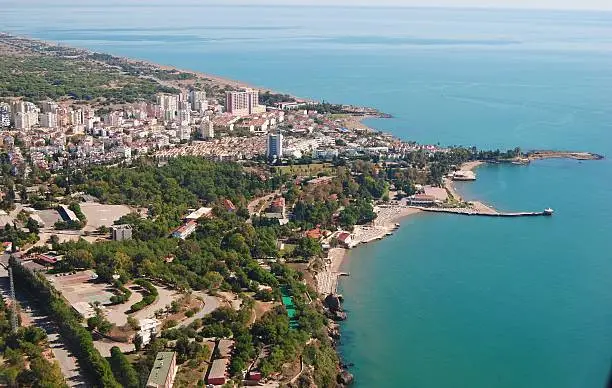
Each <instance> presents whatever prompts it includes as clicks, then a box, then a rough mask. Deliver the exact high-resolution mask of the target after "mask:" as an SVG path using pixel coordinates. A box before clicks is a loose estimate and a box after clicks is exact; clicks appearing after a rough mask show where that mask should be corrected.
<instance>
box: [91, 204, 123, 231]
mask: <svg viewBox="0 0 612 388" xmlns="http://www.w3.org/2000/svg"><path fill="white" fill-rule="evenodd" d="M80 205H81V211H82V212H83V214H85V217H87V225H86V226H85V228H84V229H83V230H84V231H89V232H92V231H94V230H96V229H98V228H99V227H100V226H107V227H109V226H112V225H113V223H114V222H115V221H117V220H118V219H119V218H121V217H123V216H124V215H126V214H129V213H131V212H132V210H131V209H130V207H129V206H126V205H104V204H101V203H96V202H83V203H81V204H80Z"/></svg>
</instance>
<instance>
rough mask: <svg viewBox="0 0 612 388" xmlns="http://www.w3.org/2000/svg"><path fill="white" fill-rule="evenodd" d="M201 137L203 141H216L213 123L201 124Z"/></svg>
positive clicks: (204, 122)
mask: <svg viewBox="0 0 612 388" xmlns="http://www.w3.org/2000/svg"><path fill="white" fill-rule="evenodd" d="M200 137H202V138H203V139H214V137H215V126H214V124H213V122H212V121H210V120H208V121H202V124H200Z"/></svg>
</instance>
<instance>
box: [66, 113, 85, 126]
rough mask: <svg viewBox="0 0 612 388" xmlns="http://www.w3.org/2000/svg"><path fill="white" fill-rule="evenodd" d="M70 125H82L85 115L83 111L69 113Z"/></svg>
mask: <svg viewBox="0 0 612 388" xmlns="http://www.w3.org/2000/svg"><path fill="white" fill-rule="evenodd" d="M69 119H70V124H72V125H83V123H84V122H85V115H84V114H83V109H75V110H73V111H70V113H69Z"/></svg>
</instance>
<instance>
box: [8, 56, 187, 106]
mask: <svg viewBox="0 0 612 388" xmlns="http://www.w3.org/2000/svg"><path fill="white" fill-rule="evenodd" d="M160 92H168V93H169V92H177V90H176V89H173V88H169V87H167V86H163V85H161V84H159V83H157V82H156V81H154V80H151V79H146V78H142V77H138V76H134V75H129V74H125V73H123V72H122V71H120V70H118V69H116V68H112V67H107V66H102V65H101V64H99V63H97V62H93V61H87V60H84V59H74V58H73V59H67V58H58V57H49V56H40V55H31V56H23V57H11V56H1V57H0V97H23V98H24V99H26V100H29V101H41V100H45V99H53V100H61V99H64V98H70V99H73V100H78V101H84V102H99V103H104V104H122V103H130V102H135V101H138V100H148V101H153V100H154V98H155V94H156V93H160Z"/></svg>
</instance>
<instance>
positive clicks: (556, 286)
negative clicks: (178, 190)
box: [0, 0, 612, 388]
mask: <svg viewBox="0 0 612 388" xmlns="http://www.w3.org/2000/svg"><path fill="white" fill-rule="evenodd" d="M32 4H33V2H25V3H24V2H8V4H7V5H5V6H4V8H3V15H4V16H3V19H2V21H0V29H2V30H5V31H11V32H15V33H22V34H27V35H31V36H34V37H38V38H44V39H49V40H59V41H62V42H64V43H66V44H70V45H76V46H82V47H87V48H91V49H95V50H99V51H106V52H110V53H115V54H120V55H126V56H131V57H138V58H143V59H149V60H152V61H156V62H160V63H165V64H172V65H176V66H179V67H183V68H191V69H195V70H201V71H205V72H210V73H214V74H219V75H222V76H226V77H229V78H234V79H240V80H244V81H247V82H249V83H252V84H256V85H265V86H267V87H271V88H274V89H277V90H281V91H287V92H290V93H293V94H296V95H301V96H305V97H313V98H324V99H326V100H329V101H334V102H348V103H356V104H367V105H373V106H376V107H378V108H380V109H381V110H383V111H386V112H389V113H392V114H393V115H394V116H395V118H394V119H391V120H373V121H372V122H370V124H372V125H374V126H376V127H377V128H380V129H384V130H386V131H390V132H392V133H394V134H396V135H397V136H401V137H403V138H405V139H410V140H417V141H419V142H425V143H438V142H440V143H442V144H464V145H473V144H474V145H477V146H480V147H492V148H495V147H514V146H516V145H519V146H522V147H524V148H556V149H572V150H588V151H594V152H599V153H603V154H606V155H612V132H611V131H612V98H611V94H610V91H611V90H612V14H611V13H597V12H572V13H568V12H550V11H529V12H526V11H485V10H446V9H414V8H350V9H349V8H339V7H335V8H319V9H317V8H309V7H288V6H287V7H263V6H242V7H228V6H221V5H216V6H206V5H193V3H192V4H191V5H185V4H183V3H181V2H180V1H178V2H175V3H173V4H171V5H159V4H158V5H137V6H136V5H131V6H130V5H125V4H124V3H123V2H118V1H114V0H111V1H108V2H104V3H101V2H87V3H86V4H80V3H76V2H74V1H72V0H71V1H66V0H64V1H62V2H61V3H54V4H53V5H32ZM478 178H479V179H478V181H476V182H474V183H469V184H464V185H462V186H461V187H460V190H461V191H462V192H463V193H464V195H465V196H466V197H468V198H473V199H480V200H483V201H485V202H488V203H491V204H493V205H494V206H496V207H499V208H501V209H506V210H541V209H543V208H544V207H548V206H551V207H553V208H554V209H555V210H556V214H555V216H554V217H552V218H529V219H481V218H470V217H457V216H455V217H453V216H440V215H419V216H416V217H413V218H409V219H406V220H405V221H404V222H403V224H402V227H401V229H400V230H399V231H398V232H397V233H396V234H395V235H394V236H392V237H391V238H389V239H387V240H384V241H381V242H377V243H374V244H372V245H369V246H364V247H360V248H358V249H356V250H354V252H352V253H351V255H350V257H349V259H348V261H347V263H346V264H345V269H346V270H347V271H349V272H351V276H350V277H349V278H344V279H343V280H342V283H341V288H342V292H343V293H344V294H345V296H346V304H345V306H346V308H347V309H348V310H349V320H348V321H347V322H346V323H345V324H343V326H342V329H343V339H342V346H341V348H340V350H341V353H342V355H343V356H344V358H345V360H346V361H347V362H351V363H354V365H355V366H354V367H353V372H354V373H355V375H356V378H357V383H356V386H357V387H368V388H369V387H404V386H406V387H419V388H429V387H431V388H437V387H477V388H489V387H576V388H583V387H585V388H590V387H602V386H603V385H604V382H605V380H606V377H607V374H608V371H609V368H610V364H611V360H612V357H611V356H612V287H610V281H609V279H612V249H611V248H612V240H611V239H610V236H612V226H611V223H612V206H611V205H610V193H611V192H612V163H611V162H610V161H609V160H604V161H598V162H577V161H566V160H554V161H553V160H549V161H540V162H537V163H533V164H532V165H530V166H527V167H524V166H521V167H518V166H485V167H482V168H480V169H479V170H478Z"/></svg>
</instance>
